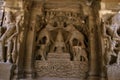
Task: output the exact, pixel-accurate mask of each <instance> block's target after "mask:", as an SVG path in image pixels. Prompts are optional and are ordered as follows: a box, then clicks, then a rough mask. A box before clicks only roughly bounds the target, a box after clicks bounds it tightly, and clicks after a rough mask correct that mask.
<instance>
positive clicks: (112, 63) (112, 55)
mask: <svg viewBox="0 0 120 80" xmlns="http://www.w3.org/2000/svg"><path fill="white" fill-rule="evenodd" d="M103 29H104V30H103V31H104V34H103V40H104V47H105V49H104V65H106V66H107V74H108V77H109V80H119V79H120V77H119V76H117V74H118V73H120V71H119V67H118V66H120V59H119V57H120V33H119V32H120V13H117V14H115V15H113V16H109V17H108V18H107V19H106V20H105V22H104V26H103Z"/></svg>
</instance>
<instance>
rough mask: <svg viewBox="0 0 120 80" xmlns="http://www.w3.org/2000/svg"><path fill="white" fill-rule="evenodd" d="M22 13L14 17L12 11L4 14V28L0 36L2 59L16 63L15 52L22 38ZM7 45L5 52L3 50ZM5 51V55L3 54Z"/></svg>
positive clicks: (17, 50) (16, 52)
mask: <svg viewBox="0 0 120 80" xmlns="http://www.w3.org/2000/svg"><path fill="white" fill-rule="evenodd" d="M22 24H23V14H20V15H18V16H17V17H15V14H14V15H13V12H11V11H8V12H6V14H5V21H4V24H3V27H4V28H5V29H6V30H5V32H4V33H3V35H2V36H1V38H0V41H1V47H2V56H3V58H2V61H3V62H4V61H7V62H10V63H12V62H13V63H16V60H17V54H18V52H19V45H20V42H21V40H22V35H23V34H21V31H23V28H22V27H23V25H22ZM5 47H7V53H6V52H5ZM5 53H6V55H7V56H5Z"/></svg>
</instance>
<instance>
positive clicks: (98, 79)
mask: <svg viewBox="0 0 120 80" xmlns="http://www.w3.org/2000/svg"><path fill="white" fill-rule="evenodd" d="M87 80H100V77H98V76H89V77H88V79H87Z"/></svg>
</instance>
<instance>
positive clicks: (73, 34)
mask: <svg viewBox="0 0 120 80" xmlns="http://www.w3.org/2000/svg"><path fill="white" fill-rule="evenodd" d="M65 30H66V31H69V32H70V33H69V34H70V35H69V37H68V40H66V43H67V42H69V44H70V50H72V55H73V60H75V58H76V55H77V57H79V58H77V60H80V56H82V57H84V58H85V60H86V61H87V60H88V59H87V53H86V51H85V43H84V35H83V34H82V33H81V32H79V31H78V30H77V29H76V28H75V27H74V26H73V25H72V24H71V25H68V26H67V27H66V29H65ZM74 40H76V41H75V42H77V44H74Z"/></svg>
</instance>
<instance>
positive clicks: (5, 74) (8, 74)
mask: <svg viewBox="0 0 120 80" xmlns="http://www.w3.org/2000/svg"><path fill="white" fill-rule="evenodd" d="M13 70H14V65H13V64H9V63H0V80H10V79H11V78H12V76H13Z"/></svg>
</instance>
